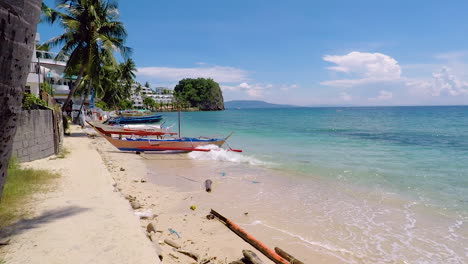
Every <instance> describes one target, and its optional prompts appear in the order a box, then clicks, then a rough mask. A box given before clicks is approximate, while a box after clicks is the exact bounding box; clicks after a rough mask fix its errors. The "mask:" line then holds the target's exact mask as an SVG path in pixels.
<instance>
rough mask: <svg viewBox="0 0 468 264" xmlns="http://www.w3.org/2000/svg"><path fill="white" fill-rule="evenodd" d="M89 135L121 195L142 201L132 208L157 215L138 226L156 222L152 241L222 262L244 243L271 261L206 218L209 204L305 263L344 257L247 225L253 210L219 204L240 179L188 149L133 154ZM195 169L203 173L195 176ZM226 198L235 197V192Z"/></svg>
mask: <svg viewBox="0 0 468 264" xmlns="http://www.w3.org/2000/svg"><path fill="white" fill-rule="evenodd" d="M93 141H94V142H96V143H95V145H94V146H95V147H96V148H97V149H98V152H99V153H100V154H101V156H102V158H103V160H104V163H105V164H106V166H107V167H108V169H109V171H111V174H112V177H113V178H114V180H115V182H116V188H117V189H118V190H119V191H120V192H121V193H122V195H123V196H124V197H128V196H129V195H130V196H132V197H136V199H137V200H138V202H139V203H140V204H141V205H142V209H137V210H136V211H146V210H151V213H152V214H156V215H157V217H156V218H155V219H154V220H153V221H151V220H144V219H143V220H140V223H141V227H142V229H143V230H144V229H146V226H147V225H148V223H150V222H152V223H153V224H154V226H155V227H156V230H157V231H158V232H156V235H155V236H154V237H153V241H155V240H156V241H163V240H164V239H166V238H169V239H171V240H173V241H175V242H177V243H179V244H181V245H182V246H183V247H184V248H187V249H188V250H191V251H193V252H196V253H198V254H199V255H200V256H201V258H202V259H203V258H205V259H209V258H213V257H216V258H217V259H218V260H223V261H226V262H227V263H229V262H231V261H235V260H238V259H240V258H241V257H242V250H243V249H249V250H252V251H254V252H255V253H256V254H257V255H258V256H259V257H260V258H261V259H262V260H263V261H265V263H269V262H270V261H269V260H268V259H267V258H266V257H265V256H264V255H263V254H261V253H260V252H258V251H257V250H255V249H254V248H253V247H252V246H250V245H249V244H248V243H246V242H244V241H243V240H242V239H241V238H239V237H238V236H237V235H235V234H234V233H233V232H232V231H230V230H229V229H228V228H227V227H225V226H224V225H223V224H221V223H220V222H219V221H217V220H208V219H206V215H207V214H209V212H210V208H212V209H215V210H217V211H218V212H220V213H221V214H224V215H225V216H226V217H228V218H230V219H231V220H232V221H234V222H235V223H237V224H238V225H240V226H241V228H243V229H245V230H246V231H247V232H249V233H250V234H251V235H252V236H254V237H256V238H257V239H259V240H260V241H262V242H263V243H265V245H267V246H268V247H269V248H271V249H273V248H274V247H275V246H278V247H280V248H282V249H283V250H285V251H287V252H289V253H291V254H292V255H294V256H295V257H297V258H298V259H300V260H301V261H303V262H305V263H308V262H312V261H314V262H316V263H337V262H342V261H343V260H340V259H338V258H336V257H334V256H331V255H329V254H328V253H327V252H325V251H323V252H322V253H315V252H314V254H312V255H311V253H310V251H308V252H307V253H306V252H305V251H304V250H303V249H301V246H297V245H296V246H294V244H287V243H286V242H284V241H278V240H277V236H278V234H279V233H278V232H277V230H274V229H271V230H270V231H267V232H265V230H259V229H258V228H256V227H255V226H254V225H251V224H250V222H253V221H255V218H254V217H255V213H256V212H254V211H250V214H249V216H245V215H244V213H245V211H244V210H243V209H242V208H235V207H236V206H235V205H234V206H233V205H227V204H223V203H224V202H225V201H226V199H227V200H229V199H230V197H226V195H225V194H223V193H227V191H228V189H229V188H231V187H232V188H237V189H239V185H236V186H233V185H232V184H229V183H228V182H224V183H223V182H222V179H217V178H216V176H215V175H214V174H213V173H211V174H210V172H208V171H207V170H206V168H207V167H209V166H207V165H208V164H209V163H210V162H209V161H194V160H190V159H189V158H188V157H187V156H186V155H188V154H141V155H137V154H135V153H131V152H120V151H118V150H117V149H115V148H114V147H113V146H112V145H110V144H108V142H106V141H105V140H104V139H103V138H101V137H96V138H95V139H93ZM148 163H150V164H151V165H152V166H155V167H156V169H154V170H152V168H150V167H152V166H150V167H148ZM203 168H205V169H203ZM212 172H213V171H212ZM200 174H202V175H206V176H201V177H202V178H200ZM205 177H206V178H205ZM208 178H210V179H212V180H213V182H214V183H213V184H214V186H213V188H214V189H213V191H212V192H211V193H207V192H205V190H204V187H203V183H204V180H205V179H208ZM202 179H203V180H202ZM253 185H254V184H253ZM231 200H232V201H234V202H235V200H236V198H233V199H231ZM192 205H194V206H196V209H195V210H191V209H190V207H191V206H192ZM244 209H245V208H244ZM263 213H264V212H263ZM263 215H264V214H263ZM169 229H172V230H175V231H177V232H178V233H179V234H180V236H181V237H180V238H178V237H177V236H176V235H174V234H171V233H170V232H168V230H169ZM283 235H284V234H283ZM161 247H162V250H163V256H164V259H163V262H164V263H177V260H176V259H174V258H173V257H171V256H169V255H168V254H169V253H172V252H171V251H172V250H171V249H170V247H168V246H167V245H162V246H161ZM168 261H169V262H168ZM223 263H224V262H223Z"/></svg>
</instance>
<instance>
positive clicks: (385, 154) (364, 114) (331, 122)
mask: <svg viewBox="0 0 468 264" xmlns="http://www.w3.org/2000/svg"><path fill="white" fill-rule="evenodd" d="M163 115H164V117H165V120H166V125H171V124H174V123H176V122H177V113H163ZM181 117H182V118H181V122H182V126H181V134H182V136H199V135H203V136H216V135H218V136H221V135H227V134H229V133H230V132H231V131H234V132H235V133H234V134H233V135H232V137H231V138H230V139H229V141H228V143H229V145H230V146H231V147H232V148H239V149H242V150H243V151H244V152H243V153H242V154H237V153H232V152H224V154H225V155H219V154H213V155H211V156H210V155H209V154H208V155H207V154H205V153H193V154H190V157H191V158H192V159H200V160H213V162H218V164H219V165H218V167H219V168H223V166H224V167H225V168H226V171H228V172H229V173H231V174H232V175H240V173H241V172H242V173H245V174H249V172H250V174H251V175H253V174H255V175H256V176H258V177H256V178H255V180H256V181H254V183H257V182H261V181H269V180H272V181H274V182H276V183H279V184H276V185H275V186H277V187H275V188H277V189H275V191H271V192H268V191H267V190H262V191H261V192H259V193H258V195H259V197H260V198H259V200H258V201H264V202H265V203H268V204H269V205H270V206H271V207H272V208H275V211H278V217H277V218H275V219H276V220H274V221H270V222H268V221H265V220H264V219H257V221H256V222H253V223H250V224H252V225H263V226H264V228H270V229H275V230H277V231H278V233H281V234H283V235H287V236H291V241H290V243H299V244H301V246H303V247H304V249H305V250H306V249H310V250H314V251H316V252H320V253H322V254H329V255H333V256H334V257H337V258H339V259H340V260H341V261H343V262H346V263H468V223H467V221H468V106H437V107H330V108H284V109H240V110H226V111H221V112H183V113H181ZM172 130H173V131H177V124H176V125H175V126H174V127H173V129H172ZM236 172H237V174H236ZM239 177H241V176H239ZM272 188H273V187H272ZM284 201H287V206H285V205H284V204H283V203H281V202H284ZM282 215H283V216H284V215H289V216H290V217H288V218H287V219H286V218H285V219H283V220H282V218H281V217H282ZM283 218H284V217H283ZM291 219H295V220H291ZM295 221H297V222H295Z"/></svg>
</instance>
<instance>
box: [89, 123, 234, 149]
mask: <svg viewBox="0 0 468 264" xmlns="http://www.w3.org/2000/svg"><path fill="white" fill-rule="evenodd" d="M94 129H95V130H96V131H97V132H98V133H99V134H101V136H102V137H104V138H105V139H106V140H107V141H109V143H111V144H112V145H114V147H116V148H117V149H119V150H121V151H136V152H144V151H183V152H189V151H210V150H209V149H197V147H200V146H206V145H216V146H218V147H221V146H222V145H223V144H224V143H225V142H226V140H227V139H228V138H229V137H230V136H231V135H232V133H231V134H230V135H228V136H227V137H225V138H173V139H152V138H125V139H117V138H113V137H112V136H110V135H106V134H104V133H103V132H102V130H101V129H99V128H97V127H94ZM233 151H237V152H239V150H233Z"/></svg>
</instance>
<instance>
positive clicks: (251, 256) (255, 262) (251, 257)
mask: <svg viewBox="0 0 468 264" xmlns="http://www.w3.org/2000/svg"><path fill="white" fill-rule="evenodd" d="M242 254H243V255H244V257H245V258H246V259H247V260H248V261H249V262H250V263H252V264H263V261H262V260H261V259H260V258H259V257H258V256H257V254H255V253H254V252H253V251H251V250H245V249H244V250H242Z"/></svg>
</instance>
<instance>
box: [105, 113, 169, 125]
mask: <svg viewBox="0 0 468 264" xmlns="http://www.w3.org/2000/svg"><path fill="white" fill-rule="evenodd" d="M161 120H162V116H161V115H150V116H132V117H123V116H120V117H116V118H113V119H110V120H107V121H106V122H104V123H106V124H109V125H120V124H143V123H157V122H159V121H161Z"/></svg>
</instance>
